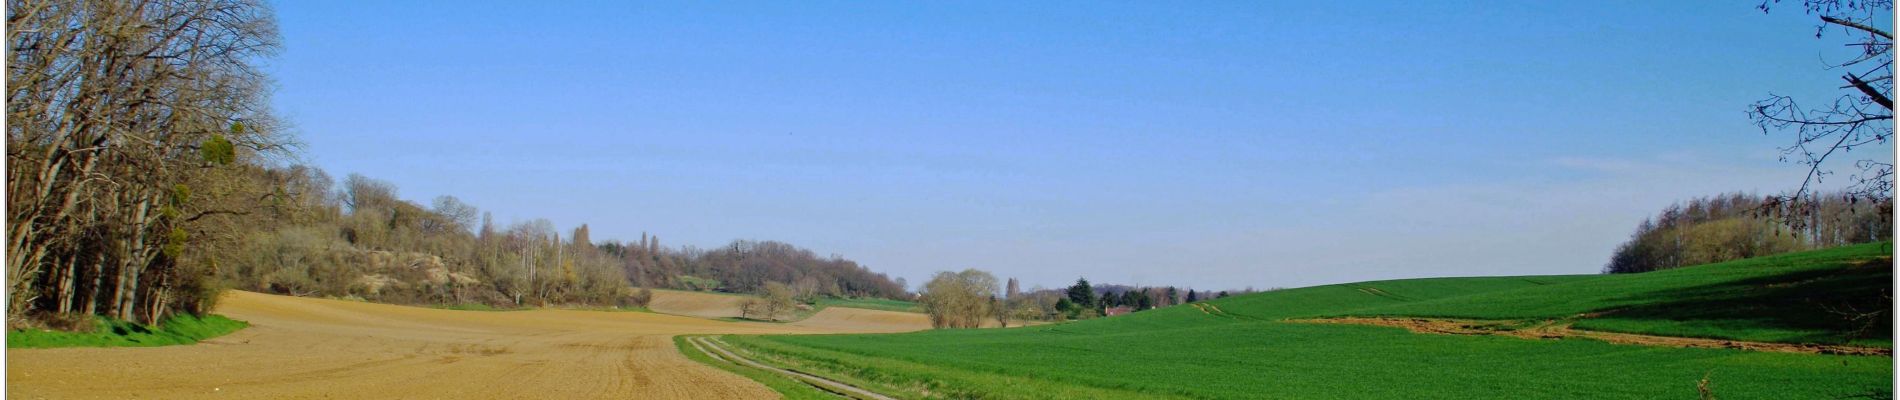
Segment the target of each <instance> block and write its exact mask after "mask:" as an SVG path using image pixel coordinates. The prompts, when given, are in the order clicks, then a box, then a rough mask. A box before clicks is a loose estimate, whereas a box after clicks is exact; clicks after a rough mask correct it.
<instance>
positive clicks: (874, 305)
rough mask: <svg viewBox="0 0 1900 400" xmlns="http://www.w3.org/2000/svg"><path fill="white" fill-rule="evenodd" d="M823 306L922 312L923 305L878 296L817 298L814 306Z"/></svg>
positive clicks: (821, 307) (820, 307)
mask: <svg viewBox="0 0 1900 400" xmlns="http://www.w3.org/2000/svg"><path fill="white" fill-rule="evenodd" d="M825 307H849V308H863V309H867V310H884V311H897V312H914V313H920V312H924V306H922V305H918V304H917V303H914V302H909V301H903V300H891V299H879V298H854V299H839V298H831V297H826V298H821V299H818V306H817V307H816V308H818V309H824V308H825Z"/></svg>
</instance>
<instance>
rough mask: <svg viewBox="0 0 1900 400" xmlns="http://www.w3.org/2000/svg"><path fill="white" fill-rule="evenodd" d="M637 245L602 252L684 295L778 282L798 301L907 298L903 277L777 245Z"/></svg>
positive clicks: (638, 279)
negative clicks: (808, 298)
mask: <svg viewBox="0 0 1900 400" xmlns="http://www.w3.org/2000/svg"><path fill="white" fill-rule="evenodd" d="M642 236H643V237H642V238H641V240H640V242H638V243H616V242H606V243H602V244H600V246H601V248H602V249H604V250H607V251H608V252H609V253H612V254H616V255H619V256H621V257H622V258H623V259H624V260H625V262H626V270H627V276H628V277H630V278H631V279H633V281H634V283H635V284H638V285H644V286H653V287H668V288H678V289H688V290H714V291H723V292H733V293H760V292H762V291H764V290H765V289H766V284H767V283H771V282H779V283H783V284H786V285H788V288H790V289H791V290H793V291H794V292H796V293H798V296H799V297H811V296H831V297H878V298H888V299H906V298H908V297H909V292H908V291H907V290H906V289H905V286H904V282H903V279H902V278H897V279H892V278H891V277H889V276H888V275H885V274H883V273H879V272H875V271H871V269H870V268H868V267H865V266H863V265H859V264H858V263H857V262H855V261H851V260H848V259H845V258H844V257H842V256H839V255H835V254H834V255H831V256H825V257H820V256H818V255H817V254H816V253H813V252H812V251H811V250H806V249H802V248H799V247H797V246H793V245H791V244H786V243H782V242H776V241H769V240H768V241H751V240H735V241H733V242H732V243H729V244H727V245H725V246H721V247H718V248H714V249H701V248H698V247H693V246H682V247H680V248H678V249H672V248H666V247H663V246H660V245H659V238H658V236H647V235H644V234H643V235H642Z"/></svg>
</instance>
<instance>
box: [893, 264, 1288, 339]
mask: <svg viewBox="0 0 1900 400" xmlns="http://www.w3.org/2000/svg"><path fill="white" fill-rule="evenodd" d="M1000 289H1001V290H1000V291H999V287H998V282H997V280H996V276H995V275H991V274H990V273H989V272H986V271H982V270H977V269H965V270H963V271H941V272H938V273H937V274H936V275H934V276H932V277H931V279H930V281H928V282H926V283H925V284H924V287H923V290H922V291H920V292H918V300H917V301H918V302H919V303H921V304H922V305H923V307H924V313H925V314H927V315H929V317H930V324H931V326H932V327H935V328H976V327H980V326H982V325H984V324H985V323H986V322H989V321H995V322H996V323H997V325H999V326H1002V327H1008V326H1009V324H1010V322H1011V321H1064V320H1076V319H1089V318H1096V317H1101V316H1104V315H1107V314H1106V313H1105V311H1107V310H1108V309H1109V308H1116V307H1128V309H1129V311H1131V312H1139V311H1144V310H1151V309H1156V308H1161V307H1169V306H1175V305H1181V304H1188V303H1194V302H1198V301H1204V300H1212V299H1216V298H1221V297H1227V296H1229V295H1230V293H1229V292H1228V291H1219V292H1215V291H1198V290H1193V289H1177V288H1175V287H1173V286H1160V287H1135V286H1123V285H1094V284H1090V283H1089V281H1088V279H1087V278H1078V279H1076V282H1075V284H1074V285H1070V286H1069V287H1066V288H1061V289H1040V288H1035V289H1030V290H1028V291H1023V290H1022V286H1021V284H1020V283H1019V282H1017V281H1016V279H1015V278H1010V279H1009V280H1007V281H1006V282H1004V283H1002V287H1000ZM1252 292H1254V291H1253V290H1252V289H1247V290H1244V291H1239V292H1237V293H1234V294H1245V293H1252Z"/></svg>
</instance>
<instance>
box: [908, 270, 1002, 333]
mask: <svg viewBox="0 0 1900 400" xmlns="http://www.w3.org/2000/svg"><path fill="white" fill-rule="evenodd" d="M996 294H997V282H996V276H995V275H990V273H988V272H983V271H979V270H976V269H966V270H963V271H961V272H950V271H943V272H938V273H937V275H936V276H933V277H931V278H930V281H929V282H926V283H924V290H923V291H922V292H920V293H919V294H918V302H919V303H922V304H923V306H924V313H925V314H928V315H929V316H930V326H932V327H935V328H977V327H981V326H982V325H983V321H984V320H986V319H988V318H990V317H992V316H994V315H998V311H1000V310H1002V308H1001V307H997V306H996V304H995V303H996V300H997V297H996Z"/></svg>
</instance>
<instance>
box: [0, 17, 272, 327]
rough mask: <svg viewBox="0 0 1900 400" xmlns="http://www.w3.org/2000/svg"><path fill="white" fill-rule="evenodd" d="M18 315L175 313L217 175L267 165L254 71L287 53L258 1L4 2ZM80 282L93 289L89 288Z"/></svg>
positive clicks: (12, 276)
mask: <svg viewBox="0 0 1900 400" xmlns="http://www.w3.org/2000/svg"><path fill="white" fill-rule="evenodd" d="M6 29H7V52H8V54H7V56H8V59H7V119H8V123H7V226H8V232H7V236H8V237H7V239H8V242H7V257H8V259H7V269H8V276H7V277H8V278H9V279H8V282H9V287H8V300H9V303H8V312H9V313H8V315H9V316H10V317H14V318H17V317H20V316H22V315H24V311H26V310H28V309H29V308H34V307H36V306H37V307H40V308H41V309H44V310H49V311H56V312H67V311H75V309H74V307H75V304H83V305H84V306H85V307H86V308H87V309H86V310H83V311H90V312H99V313H106V314H110V315H114V316H117V317H119V318H123V319H128V320H137V321H141V322H147V323H150V322H156V321H157V320H159V319H160V318H161V317H162V316H163V315H164V314H165V313H166V312H168V311H169V310H170V309H171V308H172V307H173V306H175V304H173V300H174V299H173V295H174V294H175V293H174V292H173V290H174V289H176V288H180V287H183V286H182V285H181V282H180V280H181V279H199V277H196V276H193V275H191V274H183V273H180V270H179V269H178V266H179V263H180V260H181V258H183V257H185V256H186V254H185V251H186V249H187V248H188V247H189V246H191V245H193V244H194V243H198V242H199V241H198V240H194V238H193V236H192V232H193V231H194V230H195V229H194V224H197V223H200V222H202V221H205V220H206V219H210V218H219V217H221V216H230V215H238V214H243V213H247V212H249V211H248V210H247V209H226V208H217V207H221V206H226V205H232V204H237V205H250V204H254V203H256V202H255V201H252V202H248V203H247V202H238V203H225V204H215V203H214V202H207V201H202V200H204V199H205V198H204V197H202V196H194V195H193V191H194V190H198V191H200V192H201V193H202V189H205V188H204V187H193V186H191V185H192V184H193V183H199V184H203V183H206V181H205V180H204V179H205V178H207V173H208V172H209V171H215V170H219V169H226V168H237V167H238V166H239V165H242V164H245V163H246V162H247V161H248V160H251V159H256V158H259V157H270V156H271V154H275V153H278V152H281V151H283V150H284V149H285V148H286V146H288V145H289V144H290V142H289V141H288V140H287V139H286V138H285V137H283V136H282V135H280V134H278V133H277V129H276V122H275V119H274V118H272V117H271V115H270V111H269V108H268V105H269V102H268V100H267V93H266V90H265V88H266V87H267V85H266V84H265V83H266V78H265V77H264V75H263V74H262V73H261V72H260V71H259V70H258V69H257V68H256V66H255V62H256V61H257V60H258V59H259V58H261V57H266V56H270V55H272V54H273V53H274V52H275V51H276V49H277V30H276V25H275V22H274V20H273V18H272V17H271V14H270V10H269V9H268V8H266V7H264V6H263V5H262V4H260V3H257V2H255V1H252V0H206V1H181V0H116V1H115V0H98V1H84V0H82V1H73V0H9V1H8V2H7V28H6ZM79 282H89V283H90V285H89V286H90V287H87V288H86V290H84V291H81V290H79V289H80V288H81V286H88V285H80V284H79Z"/></svg>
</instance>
